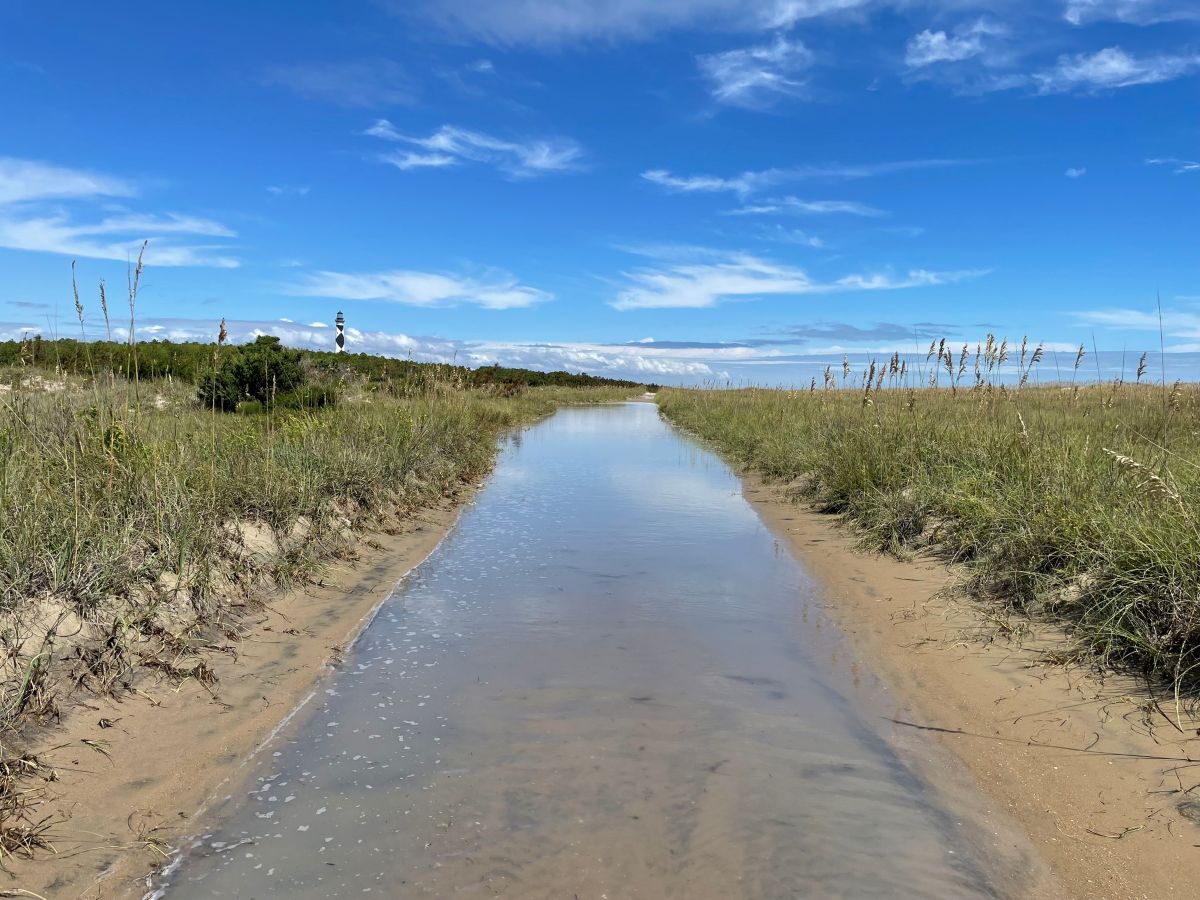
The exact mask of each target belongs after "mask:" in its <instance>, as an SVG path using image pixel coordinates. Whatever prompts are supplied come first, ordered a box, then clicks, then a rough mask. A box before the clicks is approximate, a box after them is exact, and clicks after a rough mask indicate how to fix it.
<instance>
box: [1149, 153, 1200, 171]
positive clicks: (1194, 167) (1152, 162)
mask: <svg viewBox="0 0 1200 900" xmlns="http://www.w3.org/2000/svg"><path fill="white" fill-rule="evenodd" d="M1146 165H1148V166H1170V167H1171V169H1172V171H1174V173H1175V174H1176V175H1187V174H1189V173H1191V172H1200V162H1198V161H1196V160H1193V159H1176V158H1175V157H1168V158H1165V159H1148V160H1146Z"/></svg>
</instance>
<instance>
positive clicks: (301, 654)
mask: <svg viewBox="0 0 1200 900" xmlns="http://www.w3.org/2000/svg"><path fill="white" fill-rule="evenodd" d="M469 496H470V493H469V492H464V493H463V495H462V496H461V497H460V498H457V499H449V500H446V501H445V502H444V503H443V505H442V506H441V507H438V508H435V509H429V510H426V511H424V512H423V513H420V514H418V515H417V516H415V517H414V518H413V519H411V520H410V521H408V522H407V523H406V524H405V527H404V529H403V530H402V532H401V533H400V534H396V535H389V534H383V533H379V534H375V535H372V536H371V539H372V540H373V541H374V542H376V543H377V544H378V545H379V546H378V549H374V550H368V549H367V548H366V547H365V546H364V547H363V548H362V549H363V551H364V553H366V554H367V555H365V556H364V558H363V559H362V560H360V561H359V562H357V563H335V564H333V565H331V566H330V567H329V569H328V571H327V573H326V574H325V576H324V585H325V586H316V585H310V586H308V587H306V588H305V589H303V590H298V591H291V592H288V593H286V594H282V595H279V596H277V597H274V598H271V600H270V603H269V607H268V608H267V609H266V610H264V611H263V612H262V614H261V615H258V616H257V617H256V618H257V620H258V621H259V624H258V626H257V627H256V628H254V629H253V630H252V634H251V636H250V637H249V638H247V639H246V640H243V641H241V642H239V643H238V645H237V649H238V658H237V659H236V660H234V659H232V658H230V657H228V656H223V655H218V656H216V657H215V658H213V659H212V660H211V661H210V665H211V666H212V668H213V670H214V671H215V673H216V675H217V676H218V678H219V682H218V684H217V685H216V687H215V688H214V692H213V693H210V692H209V691H208V690H207V689H205V688H204V687H202V686H201V685H199V684H197V683H196V682H194V681H187V682H184V683H183V685H181V686H179V687H175V686H174V685H172V684H170V683H167V682H157V683H156V682H154V681H152V680H145V681H143V682H141V683H140V684H139V688H140V690H141V691H142V693H140V694H137V695H132V696H127V697H126V698H125V699H124V700H123V701H122V702H114V701H111V700H106V699H103V698H97V697H90V696H82V695H76V696H75V697H73V698H72V702H71V704H70V705H69V706H68V705H66V704H64V707H66V708H65V709H64V717H63V722H62V725H61V726H60V727H58V728H55V729H53V730H52V731H51V732H50V733H49V734H48V735H47V736H46V740H45V744H46V750H44V751H43V752H41V754H40V756H41V758H42V759H43V761H44V762H46V763H48V764H50V765H51V766H53V767H54V768H55V770H56V771H57V773H58V780H57V781H56V782H54V783H53V784H51V785H50V789H51V792H52V794H53V796H54V797H55V800H54V801H53V802H51V803H48V804H46V805H45V806H44V807H43V808H42V810H41V814H43V815H53V816H55V817H56V818H57V819H61V822H60V824H57V825H55V827H54V828H53V830H52V832H51V835H52V837H53V840H54V846H55V849H56V851H57V855H56V856H42V857H40V858H38V859H36V860H33V861H24V860H10V861H9V862H10V868H11V869H12V871H13V874H12V876H6V875H2V874H0V893H2V892H3V891H4V890H9V891H14V892H18V891H26V892H32V894H30V893H25V894H21V893H16V894H14V896H36V895H40V896H43V897H46V898H47V900H51V898H88V900H99V898H106V900H108V898H120V897H130V898H133V897H141V896H143V895H144V894H145V893H146V876H147V874H148V873H149V872H150V870H151V868H152V867H157V866H160V865H162V864H163V863H165V862H166V861H167V859H168V858H167V855H166V853H167V852H168V851H169V850H170V848H171V847H173V846H176V845H178V843H179V842H180V841H181V840H182V839H184V838H186V837H187V836H188V835H189V834H192V833H194V831H195V829H196V827H197V826H196V825H195V824H194V822H195V821H197V820H198V819H199V820H203V818H204V810H205V809H206V808H207V806H208V804H209V802H210V801H211V799H212V798H213V797H214V795H219V792H220V791H221V790H222V787H223V786H224V788H225V790H228V787H229V785H231V784H235V783H238V782H239V781H240V779H241V778H244V772H245V767H246V765H247V764H248V762H249V761H250V760H251V758H252V754H253V753H254V752H255V750H256V748H258V747H259V746H260V745H261V744H262V742H263V741H264V740H265V739H267V738H268V736H269V735H270V734H271V733H272V732H273V731H275V730H276V729H278V728H281V727H283V728H286V725H287V721H286V720H287V717H288V716H290V715H292V714H293V713H296V712H297V711H298V707H299V706H300V704H301V702H302V701H303V700H304V699H305V698H306V697H307V696H308V695H310V694H312V692H313V691H314V689H315V688H316V687H317V685H318V684H319V683H320V681H321V679H322V678H324V677H326V676H327V675H328V673H329V671H330V669H329V664H330V663H331V661H333V660H335V659H338V658H340V656H341V651H342V649H343V648H345V647H346V646H347V644H348V643H349V642H350V641H351V640H352V639H353V638H354V636H355V635H356V634H357V633H358V632H359V631H360V630H361V628H362V627H363V625H364V624H365V621H366V619H367V617H368V616H369V614H370V613H371V611H372V610H374V609H375V608H376V607H378V605H379V604H380V602H382V601H383V599H384V598H385V597H387V596H388V593H389V592H390V591H391V589H392V587H393V586H394V585H395V584H396V582H397V581H398V580H399V579H400V578H402V577H403V576H404V574H405V573H406V572H408V571H409V570H411V569H412V568H413V567H414V566H415V565H417V564H418V563H419V562H420V561H421V560H423V559H424V558H425V557H426V556H428V554H429V552H430V551H431V550H433V548H434V547H435V546H436V545H437V544H438V542H439V541H440V540H442V538H443V537H444V536H445V534H446V533H447V531H449V529H450V528H451V527H452V526H453V523H454V522H455V521H456V520H457V517H458V514H459V512H460V509H461V505H460V504H461V502H462V501H464V500H466V499H468V498H469ZM299 714H300V715H303V709H299ZM101 719H106V720H108V721H110V722H113V723H115V724H113V725H112V726H111V727H108V728H101V727H100V725H99V722H100V720H101ZM85 739H86V740H93V741H99V742H101V744H100V746H102V747H104V749H105V751H106V752H107V754H108V756H104V755H102V754H100V753H98V752H94V751H93V750H92V749H89V747H88V746H86V745H84V744H82V743H81V741H83V740H85ZM51 748H53V749H51Z"/></svg>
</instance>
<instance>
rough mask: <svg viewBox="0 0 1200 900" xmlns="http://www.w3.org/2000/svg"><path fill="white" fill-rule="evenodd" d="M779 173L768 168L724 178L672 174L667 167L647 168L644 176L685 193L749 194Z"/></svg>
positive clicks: (647, 179) (765, 184)
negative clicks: (727, 192)
mask: <svg viewBox="0 0 1200 900" xmlns="http://www.w3.org/2000/svg"><path fill="white" fill-rule="evenodd" d="M778 175H779V173H778V171H777V170H775V169H767V170H765V171H762V172H743V173H742V174H741V175H735V176H733V177H732V178H722V177H720V176H719V175H672V174H671V173H670V172H669V171H667V170H666V169H647V170H646V171H645V172H643V173H642V178H644V179H645V180H646V181H649V182H650V183H651V184H657V185H658V186H659V187H664V188H666V189H667V190H669V191H679V192H681V193H685V194H691V193H720V192H723V191H731V192H733V193H735V194H749V193H753V192H754V191H757V190H760V189H761V188H763V187H765V186H767V185H769V184H771V183H772V182H773V181H775V180H776V178H777V177H778Z"/></svg>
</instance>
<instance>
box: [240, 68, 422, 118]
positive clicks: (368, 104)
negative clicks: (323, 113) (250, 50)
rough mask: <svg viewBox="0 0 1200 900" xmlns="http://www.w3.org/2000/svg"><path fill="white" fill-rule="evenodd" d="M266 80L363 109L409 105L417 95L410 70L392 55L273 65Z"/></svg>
mask: <svg viewBox="0 0 1200 900" xmlns="http://www.w3.org/2000/svg"><path fill="white" fill-rule="evenodd" d="M262 82H263V84H265V85H267V86H269V87H282V88H287V89H288V90H290V91H292V92H293V93H296V94H299V95H300V96H301V97H304V98H306V99H309V100H320V101H322V102H325V103H332V104H334V105H335V106H346V107H352V108H353V107H357V108H362V109H372V108H376V107H381V106H407V105H409V104H412V103H414V102H415V101H416V96H417V92H416V87H415V85H414V83H413V81H412V80H411V78H410V77H409V75H408V73H407V72H406V71H405V70H404V69H403V68H402V67H401V66H400V65H398V64H397V63H395V62H393V61H392V60H389V59H374V60H350V61H347V62H333V63H300V64H296V65H280V66H271V67H270V68H268V69H267V70H266V71H265V72H264V73H263V76H262Z"/></svg>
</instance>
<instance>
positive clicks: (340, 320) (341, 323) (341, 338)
mask: <svg viewBox="0 0 1200 900" xmlns="http://www.w3.org/2000/svg"><path fill="white" fill-rule="evenodd" d="M333 322H334V324H335V325H337V337H335V338H334V339H333V342H334V343H335V344H337V352H338V353H345V352H346V317H345V316H343V315H342V311H341V310H340V309H339V310H338V314H337V318H336V319H334V320H333Z"/></svg>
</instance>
